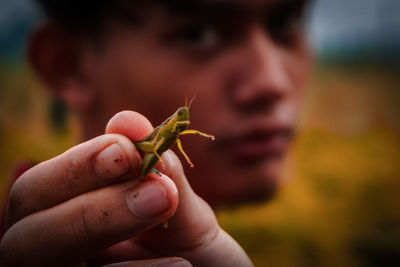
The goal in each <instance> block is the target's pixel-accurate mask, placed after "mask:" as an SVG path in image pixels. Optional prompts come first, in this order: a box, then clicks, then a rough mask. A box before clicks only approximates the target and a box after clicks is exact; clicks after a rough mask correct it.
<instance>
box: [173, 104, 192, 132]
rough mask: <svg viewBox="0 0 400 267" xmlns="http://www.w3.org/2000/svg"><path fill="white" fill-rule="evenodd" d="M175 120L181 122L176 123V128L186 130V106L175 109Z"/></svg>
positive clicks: (187, 115) (187, 123)
mask: <svg viewBox="0 0 400 267" xmlns="http://www.w3.org/2000/svg"><path fill="white" fill-rule="evenodd" d="M176 121H179V122H181V123H180V124H179V125H178V130H179V132H182V131H184V130H186V128H187V127H188V126H189V123H190V121H189V108H188V107H180V108H178V110H177V111H176Z"/></svg>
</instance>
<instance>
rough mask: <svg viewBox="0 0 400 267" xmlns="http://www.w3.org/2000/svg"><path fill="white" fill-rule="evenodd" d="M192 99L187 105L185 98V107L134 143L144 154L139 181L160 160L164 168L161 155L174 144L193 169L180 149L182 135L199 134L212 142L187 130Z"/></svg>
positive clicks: (194, 131)
mask: <svg viewBox="0 0 400 267" xmlns="http://www.w3.org/2000/svg"><path fill="white" fill-rule="evenodd" d="M193 99H194V97H193V98H192V100H191V101H190V103H189V105H187V98H186V97H185V106H184V107H180V108H178V109H177V111H176V112H175V113H174V114H172V116H171V117H169V118H168V119H166V120H165V121H164V122H163V123H161V124H160V125H159V126H158V127H156V128H155V129H154V130H153V131H152V132H151V133H150V134H149V135H148V136H147V137H146V138H144V139H143V140H142V141H139V142H135V146H136V147H137V148H138V149H139V150H142V151H144V152H146V154H145V156H144V158H143V163H142V166H141V170H140V179H144V178H145V177H146V176H147V175H148V174H149V173H150V171H151V170H152V169H153V167H154V166H155V165H156V163H157V162H158V161H159V160H160V161H161V164H162V166H163V167H164V168H165V164H164V161H163V160H162V158H161V155H162V153H164V152H165V151H166V150H168V149H169V148H170V147H172V146H173V145H174V144H175V143H176V144H177V145H178V148H179V150H180V151H181V153H182V154H183V156H184V157H185V159H186V161H187V162H188V163H189V165H190V167H192V168H193V167H194V165H193V163H192V162H191V161H190V159H189V157H188V156H187V155H186V153H185V151H184V150H183V147H182V142H181V140H179V136H180V135H184V134H199V135H201V136H205V137H208V138H211V139H212V140H214V139H215V138H214V136H212V135H209V134H205V133H202V132H199V131H197V130H187V128H188V126H189V124H190V121H189V108H190V105H191V104H192V102H193Z"/></svg>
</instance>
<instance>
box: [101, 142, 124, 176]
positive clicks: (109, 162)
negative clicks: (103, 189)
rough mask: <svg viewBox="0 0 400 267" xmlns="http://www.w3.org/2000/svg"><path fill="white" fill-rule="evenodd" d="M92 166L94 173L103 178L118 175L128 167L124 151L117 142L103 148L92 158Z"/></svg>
mask: <svg viewBox="0 0 400 267" xmlns="http://www.w3.org/2000/svg"><path fill="white" fill-rule="evenodd" d="M93 167H94V171H95V172H96V174H97V175H98V176H99V177H101V178H105V179H109V178H114V177H119V176H121V175H123V174H125V173H127V172H128V171H129V169H130V166H129V162H128V161H127V158H126V156H125V152H124V150H123V149H122V147H121V145H120V144H118V143H115V144H112V145H110V146H108V147H106V148H105V149H103V150H102V151H101V152H100V153H99V154H98V155H97V156H96V158H95V159H94V161H93Z"/></svg>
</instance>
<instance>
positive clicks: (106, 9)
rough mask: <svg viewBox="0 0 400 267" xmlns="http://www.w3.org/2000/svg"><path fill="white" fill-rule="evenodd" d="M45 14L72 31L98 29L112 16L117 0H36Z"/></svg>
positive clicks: (118, 4) (117, 3) (118, 2)
mask: <svg viewBox="0 0 400 267" xmlns="http://www.w3.org/2000/svg"><path fill="white" fill-rule="evenodd" d="M36 2H38V3H39V5H40V6H41V8H42V9H43V11H44V14H45V16H46V17H47V18H48V19H50V20H51V21H54V22H56V23H58V24H60V25H61V26H63V27H65V28H66V29H68V30H71V31H73V32H92V31H99V30H100V29H101V28H102V27H104V26H105V24H106V22H107V21H108V20H109V19H110V18H111V17H112V16H114V13H115V12H116V10H117V7H118V6H120V4H121V2H124V1H119V0H111V1H110V0H81V1H78V0H36Z"/></svg>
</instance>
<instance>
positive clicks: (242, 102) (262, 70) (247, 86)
mask: <svg viewBox="0 0 400 267" xmlns="http://www.w3.org/2000/svg"><path fill="white" fill-rule="evenodd" d="M236 52H237V53H238V54H237V56H238V57H239V60H238V63H239V64H238V65H237V66H238V68H237V69H236V73H235V74H234V75H235V77H234V78H233V79H232V81H233V84H232V85H231V86H230V87H231V88H232V90H230V92H231V99H232V102H233V104H234V106H235V107H236V108H237V109H238V110H240V111H241V112H259V111H260V110H266V109H270V108H272V107H273V106H274V105H275V104H276V103H277V102H279V100H280V99H282V98H283V97H284V96H285V95H286V94H287V93H288V91H289V90H290V88H291V79H290V73H289V68H287V67H286V66H285V57H288V55H287V53H288V52H287V51H285V49H284V48H283V47H280V46H279V44H277V43H275V42H274V41H273V40H272V39H271V38H270V37H269V35H268V33H267V32H266V31H265V30H264V29H263V28H262V27H261V26H254V27H252V28H251V30H250V31H249V34H248V37H247V39H246V40H245V41H244V42H243V43H242V44H241V45H240V46H239V47H238V50H237V51H236Z"/></svg>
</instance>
